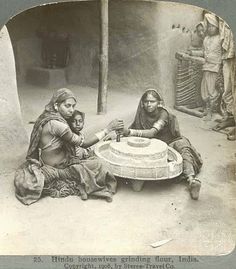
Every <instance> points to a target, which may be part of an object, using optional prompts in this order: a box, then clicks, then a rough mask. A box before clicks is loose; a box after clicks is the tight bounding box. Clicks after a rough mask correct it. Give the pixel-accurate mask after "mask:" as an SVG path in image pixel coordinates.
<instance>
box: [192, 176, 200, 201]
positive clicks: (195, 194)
mask: <svg viewBox="0 0 236 269" xmlns="http://www.w3.org/2000/svg"><path fill="white" fill-rule="evenodd" d="M200 189H201V181H200V180H198V179H196V178H194V179H193V180H192V181H191V182H190V183H189V191H190V195H191V198H192V199H193V200H198V198H199V193H200Z"/></svg>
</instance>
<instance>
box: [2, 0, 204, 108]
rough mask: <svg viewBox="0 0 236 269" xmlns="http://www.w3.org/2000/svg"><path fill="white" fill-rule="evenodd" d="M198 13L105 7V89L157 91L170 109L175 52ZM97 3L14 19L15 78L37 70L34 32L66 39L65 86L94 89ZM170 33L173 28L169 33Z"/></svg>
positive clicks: (154, 5)
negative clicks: (56, 33)
mask: <svg viewBox="0 0 236 269" xmlns="http://www.w3.org/2000/svg"><path fill="white" fill-rule="evenodd" d="M201 14H202V10H201V9H200V8H194V7H192V6H188V5H183V4H175V3H169V2H143V1H117V0H116V1H112V0H111V1H109V89H110V90H120V91H139V92H142V91H143V90H144V89H145V88H146V87H157V88H160V89H161V91H162V93H163V95H164V97H165V100H166V103H167V104H168V105H170V106H172V105H173V103H174V85H175V69H176V60H175V56H174V55H175V52H176V51H178V50H182V49H183V50H184V49H185V48H186V47H188V46H189V44H190V32H189V31H188V30H193V29H194V26H195V24H196V23H197V22H198V21H199V20H201ZM99 20H100V19H99V5H98V2H97V1H89V2H73V3H60V4H56V5H49V6H42V7H37V8H34V9H31V10H28V11H26V12H24V13H22V14H20V15H18V16H16V17H14V18H13V19H12V20H11V21H9V23H8V24H7V27H8V29H9V33H10V36H11V39H12V43H13V47H14V53H15V57H16V68H17V78H18V81H19V82H24V80H25V76H26V73H27V69H28V68H29V67H31V66H39V65H41V55H40V47H41V43H40V42H41V41H40V39H39V38H38V37H37V36H36V30H37V29H39V28H40V27H45V26H46V27H48V26H50V27H51V28H53V29H56V30H57V31H59V32H60V31H66V32H68V33H69V34H70V36H71V44H70V47H71V57H70V61H69V66H68V67H67V70H66V73H67V80H68V83H72V84H79V85H86V86H91V87H95V88H96V87H97V85H98V57H99V55H98V53H99ZM173 27H174V28H173Z"/></svg>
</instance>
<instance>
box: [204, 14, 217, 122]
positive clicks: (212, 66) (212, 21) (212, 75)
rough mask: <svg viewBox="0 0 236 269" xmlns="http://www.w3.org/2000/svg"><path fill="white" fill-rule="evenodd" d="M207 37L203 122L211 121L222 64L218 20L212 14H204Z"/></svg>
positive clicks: (205, 46) (205, 45)
mask: <svg viewBox="0 0 236 269" xmlns="http://www.w3.org/2000/svg"><path fill="white" fill-rule="evenodd" d="M205 19H206V22H207V35H206V37H205V38H204V41H203V52H204V59H205V64H203V67H202V70H203V78H202V82H201V96H202V100H203V102H204V104H205V115H206V118H205V120H211V118H212V111H213V109H214V107H215V105H216V101H217V99H218V98H219V95H220V93H219V92H218V91H217V89H216V81H217V77H218V73H219V71H220V67H221V64H222V46H221V39H220V35H219V22H218V18H217V17H216V16H215V15H213V14H205Z"/></svg>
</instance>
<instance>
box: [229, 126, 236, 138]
mask: <svg viewBox="0 0 236 269" xmlns="http://www.w3.org/2000/svg"><path fill="white" fill-rule="evenodd" d="M227 139H228V140H230V141H235V140H236V127H234V128H233V129H232V130H231V131H230V132H229V133H228V134H227Z"/></svg>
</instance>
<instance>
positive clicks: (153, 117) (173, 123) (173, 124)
mask: <svg viewBox="0 0 236 269" xmlns="http://www.w3.org/2000/svg"><path fill="white" fill-rule="evenodd" d="M149 92H150V94H151V93H152V92H155V95H157V96H158V98H159V101H160V102H159V105H158V108H159V109H157V110H156V111H155V112H154V114H153V113H152V114H150V113H148V112H146V111H145V109H144V107H143V99H144V97H145V96H146V95H147V94H148V93H149ZM160 109H164V110H166V111H167V113H168V115H169V117H168V128H169V129H170V132H171V134H172V136H173V137H179V136H180V130H179V124H178V121H177V118H176V117H175V115H173V114H172V113H171V112H170V111H169V109H167V108H166V107H165V106H164V100H163V98H162V96H161V94H160V93H159V92H158V91H157V90H156V89H153V88H149V89H147V90H145V92H144V93H143V95H142V97H141V99H140V101H139V105H138V108H137V112H136V115H135V118H134V121H133V123H132V124H131V126H130V128H131V129H137V130H145V129H150V128H152V126H153V124H154V123H155V122H156V121H158V120H159V111H160Z"/></svg>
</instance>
